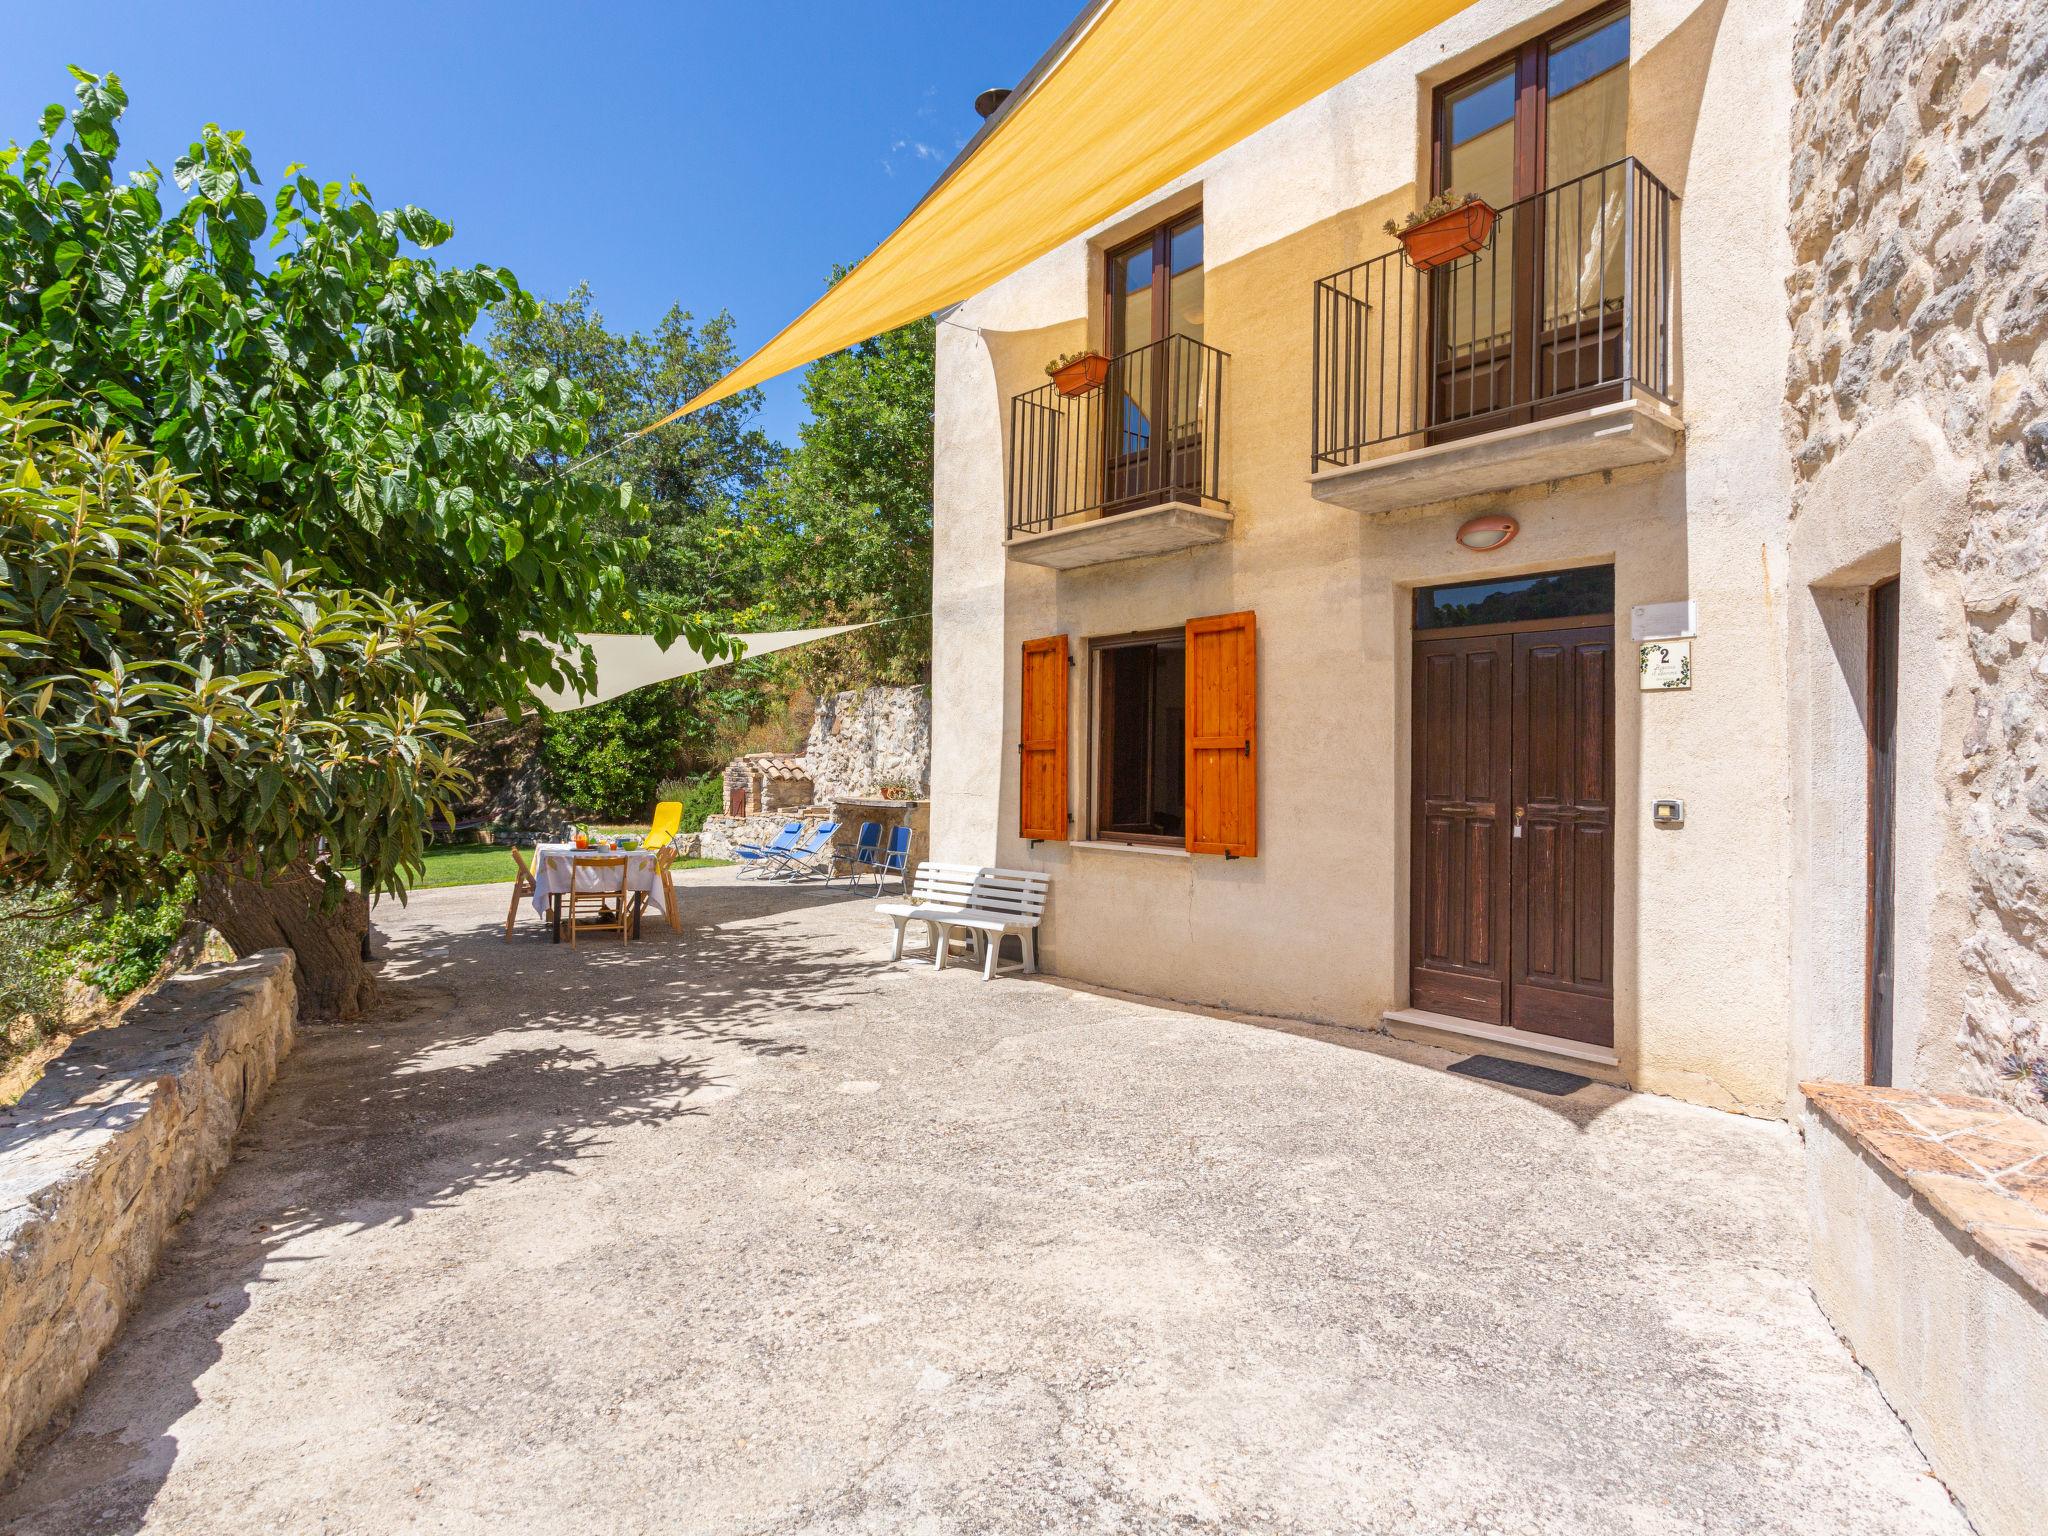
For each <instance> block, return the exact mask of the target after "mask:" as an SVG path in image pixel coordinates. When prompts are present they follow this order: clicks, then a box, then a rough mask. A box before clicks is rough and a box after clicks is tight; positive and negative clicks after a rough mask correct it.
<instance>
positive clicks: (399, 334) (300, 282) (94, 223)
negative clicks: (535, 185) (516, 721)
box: [0, 70, 635, 708]
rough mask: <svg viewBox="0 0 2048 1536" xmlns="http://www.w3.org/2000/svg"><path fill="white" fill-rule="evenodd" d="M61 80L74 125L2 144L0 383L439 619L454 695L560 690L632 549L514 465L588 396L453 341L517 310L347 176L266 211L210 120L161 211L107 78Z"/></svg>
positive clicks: (514, 702)
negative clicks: (442, 616)
mask: <svg viewBox="0 0 2048 1536" xmlns="http://www.w3.org/2000/svg"><path fill="white" fill-rule="evenodd" d="M73 74H74V76H75V77H76V79H77V91H76V95H77V106H76V107H75V108H74V109H73V110H72V111H71V112H69V113H68V114H67V113H66V112H65V111H64V110H63V109H62V108H60V107H57V106H51V107H49V108H46V109H45V111H44V113H43V117H42V123H41V132H40V134H39V135H38V136H37V137H36V138H35V139H33V140H32V141H30V142H29V144H28V145H27V146H26V147H21V146H15V145H10V146H9V148H8V149H6V150H4V151H0V272H4V273H5V283H4V296H0V391H5V392H7V393H9V394H13V395H16V396H18V397H20V398H22V399H27V400H35V399H61V400H70V401H75V402H77V409H78V411H79V414H80V416H81V417H82V419H83V421H84V423H85V424H86V425H88V426H91V427H93V428H95V429H99V430H111V429H115V428H118V429H120V430H123V431H125V432H127V433H129V434H130V435H131V436H132V437H134V438H135V439H137V440H138V441H142V442H148V443H151V444H153V445H154V446H155V447H156V448H157V450H158V451H159V452H161V453H163V454H164V455H165V457H166V458H168V459H169V460H170V462H171V463H172V465H173V466H174V467H175V468H177V469H178V470H180V471H181V472H183V473H186V474H189V475H191V476H192V477H193V480H194V484H195V487H196V489H197V493H198V494H199V495H201V496H202V497H203V498H204V499H205V500H206V501H207V503H208V504H209V505H211V506H214V507H218V508H220V509H222V510H224V511H230V512H235V513H239V514H241V516H242V522H241V523H240V525H239V531H238V534H237V537H238V539H239V540H241V541H243V542H245V543H246V544H248V545H249V546H251V547H254V548H257V549H261V550H268V551H270V552H271V553H274V554H276V555H278V556H279V557H280V558H291V559H296V560H299V561H302V562H307V561H310V562H312V563H314V564H317V565H318V567H319V568H320V569H321V570H322V572H323V573H325V574H326V575H327V576H329V577H331V578H332V579H334V580H336V581H339V582H343V583H348V584H352V585H356V586H365V587H370V588H373V589H379V588H383V587H392V588H395V589H397V590H399V591H402V592H406V593H408V594H410V595H412V596H414V597H417V598H420V599H422V600H440V601H446V602H448V603H449V604H450V612H451V613H452V614H453V616H454V618H455V620H456V622H457V623H458V624H460V625H461V626H462V633H463V645H462V649H461V651H460V653H458V654H456V655H454V656H452V657H451V658H450V659H449V672H450V675H451V677H452V679H453V680H454V682H455V683H456V685H457V686H459V687H460V688H461V689H462V691H463V692H464V694H465V695H467V696H468V697H469V698H470V699H471V700H472V701H474V702H475V703H477V704H479V705H492V704H496V705H505V706H507V707H510V708H518V707H520V706H521V705H522V704H523V702H524V700H525V698H526V696H527V688H528V685H529V684H530V683H532V682H535V681H540V680H543V679H548V680H555V679H556V678H557V677H558V675H559V673H560V670H561V669H560V668H559V666H558V664H557V662H556V660H555V655H556V653H555V650H554V646H553V645H552V644H551V642H561V641H563V640H565V639H566V638H567V637H569V636H571V635H573V634H574V633H576V632H577V631H578V630H593V629H599V628H602V627H604V624H605V622H606V620H608V619H609V618H611V617H613V616H614V615H615V614H616V613H617V611H618V609H619V606H620V601H621V599H622V597H623V594H624V576H623V573H622V570H621V566H622V565H623V563H624V562H625V560H627V559H629V558H631V557H632V555H633V554H634V553H635V551H633V550H631V549H630V548H626V547H622V546H620V545H619V543H618V542H617V541H616V540H614V539H612V538H610V537H608V536H607V535H606V533H605V532H604V528H605V525H606V524H607V522H608V521H609V519H611V517H612V516H613V515H614V514H615V513H616V512H617V511H618V510H619V508H620V507H621V505H622V504H623V502H624V500H625V499H626V493H625V491H624V489H623V488H622V487H621V486H619V485H616V484H610V483H606V482H605V481H604V480H603V479H602V478H601V477H596V476H588V475H577V476H568V475H561V474H553V473H549V474H534V473H532V472H531V467H532V466H533V465H535V464H544V465H549V466H557V465H561V464H565V463H567V462H569V461H572V460H574V459H575V458H577V457H578V456H579V455H580V454H581V453H582V451H583V448H584V445H585V442H586V435H587V434H586V430H585V426H584V420H583V417H584V412H585V409H586V407H587V406H588V404H589V402H588V401H587V399H586V398H585V396H584V395H583V394H582V392H580V391H579V390H578V389H577V388H576V386H575V385H574V384H573V383H571V382H570V381H569V380H567V379H564V378H561V377H558V376H556V375H554V374H551V373H549V372H548V371H546V370H545V369H541V368H530V369H527V370H525V371H523V372H521V373H518V374H516V375H510V376H508V375H507V374H506V373H505V372H504V371H503V370H501V369H500V368H498V367H497V366H496V365H495V364H494V363H493V361H492V360H491V358H490V357H489V355H488V354H487V353H485V352H484V350H483V349H482V348H480V347H478V346H475V345H473V344H472V343H471V342H470V340H469V336H470V332H471V331H472V329H473V328H474V327H475V326H476V324H477V321H478V320H479V318H480V317H481V316H482V315H483V314H484V312H485V311H486V310H487V309H488V308H490V307H491V306H493V305H498V306H506V305H509V306H513V307H519V306H524V305H530V304H531V303H532V300H531V299H530V298H529V297H528V296H527V295H526V294H525V293H524V292H523V290H521V289H520V288H519V286H518V284H517V282H516V281H515V280H514V278H513V276H512V274H511V273H510V272H509V271H506V270H505V269H503V268H493V267H485V266H474V267H465V268H442V267H438V266H436V265H435V264H434V262H433V261H432V260H430V259H428V258H426V257H424V256H421V255H418V254H414V253H413V251H409V250H408V246H410V247H412V248H413V249H414V250H416V251H424V250H427V249H431V248H432V247H434V246H437V245H439V244H441V243H442V242H443V241H445V240H446V239H447V238H448V236H449V234H450V230H449V227H448V226H447V225H446V224H444V223H442V222H441V221H440V220H438V219H436V218H434V217H433V216H432V215H431V214H428V213H426V212H424V211H423V210H421V209H419V208H414V207H409V206H408V207H403V208H398V209H379V208H378V207H377V206H376V205H375V204H374V203H372V202H371V200H370V194H369V192H368V190H367V189H366V188H364V187H363V186H362V185H361V183H359V182H356V181H354V180H350V181H348V182H346V183H343V182H337V181H329V182H326V183H324V184H323V183H319V182H316V181H315V180H314V179H313V178H312V177H310V176H308V175H306V174H304V173H303V172H302V171H300V170H299V168H297V167H291V168H289V169H288V171H287V173H286V176H285V179H284V182H283V184H282V185H281V186H280V187H279V188H278V190H277V192H276V195H275V196H274V197H273V198H272V199H271V200H270V203H269V205H268V206H267V207H266V205H265V203H264V200H263V199H262V198H261V197H259V196H258V195H257V193H256V190H255V189H256V188H257V187H258V185H259V184H260V183H259V178H258V176H257V174H256V170H255V166H254V162H253V159H252V157H251V155H250V152H249V150H248V149H247V147H246V146H245V145H244V144H243V142H242V135H241V134H239V133H234V132H229V131H227V130H224V129H222V128H219V127H217V126H215V125H212V124H208V125H207V127H206V128H205V129H204V131H203V132H202V133H201V136H200V138H199V140H198V141H197V142H196V143H194V144H193V145H192V146H191V147H190V149H188V150H187V152H186V153H185V155H184V156H183V157H182V158H181V159H179V161H178V162H177V164H176V166H175V168H174V172H173V174H174V177H175V180H176V182H177V184H178V186H179V187H180V188H181V189H183V191H184V193H185V197H184V200H183V201H182V202H181V203H180V204H179V206H177V207H176V208H175V209H170V210H167V209H166V208H165V206H164V202H163V199H162V198H161V197H160V196H159V187H160V183H161V177H160V175H159V173H158V171H157V170H156V168H155V167H154V166H150V167H146V168H144V169H142V170H140V171H137V172H135V173H134V174H132V175H130V176H129V177H127V178H126V179H125V180H117V179H116V178H115V176H114V160H115V157H116V155H117V154H118V152H119V149H120V137H119V134H118V131H117V124H118V121H119V118H120V115H121V113H122V111H123V109H124V108H125V106H126V104H127V96H126V93H125V92H124V91H123V89H122V87H121V83H120V81H119V79H118V78H117V77H115V76H112V75H107V76H94V75H89V74H86V73H85V72H84V71H82V70H74V71H73ZM266 237H267V243H268V246H269V248H270V253H271V259H270V260H269V261H267V262H266V261H262V260H259V247H260V246H261V245H262V244H263V243H264V242H265V240H266Z"/></svg>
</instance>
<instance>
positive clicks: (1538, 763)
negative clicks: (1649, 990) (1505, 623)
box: [1508, 624, 1614, 1045]
mask: <svg viewBox="0 0 2048 1536" xmlns="http://www.w3.org/2000/svg"><path fill="white" fill-rule="evenodd" d="M1513 641H1514V706H1513V709H1514V734H1513V752H1514V762H1515V772H1516V780H1517V782H1516V786H1515V788H1516V812H1515V814H1516V820H1517V821H1518V822H1519V824H1520V835H1519V836H1517V837H1514V838H1512V839H1511V842H1512V844H1513V854H1512V860H1511V864H1512V867H1511V873H1510V884H1511V887H1512V892H1513V919H1512V921H1513V928H1512V939H1511V943H1512V948H1513V955H1512V957H1511V961H1510V965H1509V997H1508V1015H1509V1022H1511V1023H1512V1024H1514V1026H1515V1027H1516V1028H1518V1029H1527V1030H1533V1031H1536V1032H1537V1033H1540V1034H1546V1035H1560V1036H1563V1037H1565V1038H1567V1039H1572V1040H1583V1041H1586V1042H1588V1043H1591V1044H1595V1045H1612V1044H1613V1043H1614V963H1613V960H1614V957H1613V940H1612V935H1613V926H1614V918H1613V891H1614V630H1613V627H1612V626H1611V625H1606V624H1601V625H1588V626H1586V627H1584V628H1574V629H1551V630H1543V631H1538V632H1535V633H1524V634H1518V635H1515V636H1514V637H1513Z"/></svg>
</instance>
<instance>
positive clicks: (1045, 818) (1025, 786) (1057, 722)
mask: <svg viewBox="0 0 2048 1536" xmlns="http://www.w3.org/2000/svg"><path fill="white" fill-rule="evenodd" d="M1022 693H1023V708H1022V710H1021V712H1020V718H1019V721H1018V728H1017V808H1018V822H1019V825H1018V828H1017V832H1018V835H1019V836H1020V837H1024V838H1029V839H1034V840H1043V841H1054V842H1065V841H1066V837H1067V637H1066V636H1065V635H1053V636H1051V637H1050V638H1048V639H1045V640H1026V641H1025V642H1024V677H1023V688H1022Z"/></svg>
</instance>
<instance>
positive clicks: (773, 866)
mask: <svg viewBox="0 0 2048 1536" xmlns="http://www.w3.org/2000/svg"><path fill="white" fill-rule="evenodd" d="M838 830H839V823H838V822H836V821H821V822H819V823H818V824H817V825H816V826H815V827H813V828H811V830H810V831H808V832H806V833H805V834H804V839H803V841H802V842H800V843H798V844H797V845H796V846H795V847H794V848H791V849H790V850H789V851H788V852H786V853H778V854H775V855H774V856H773V862H772V863H770V865H769V866H768V873H769V874H771V875H774V876H775V877H776V878H777V879H789V880H794V879H795V878H796V877H797V876H799V875H815V874H817V873H818V872H819V871H820V870H823V871H824V872H825V874H826V875H827V876H828V877H829V876H830V875H831V873H832V859H833V855H834V853H835V851H836V850H834V848H833V847H832V837H833V834H834V833H836V832H837V831H838Z"/></svg>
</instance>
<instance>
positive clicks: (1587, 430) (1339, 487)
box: [1308, 398, 1685, 513]
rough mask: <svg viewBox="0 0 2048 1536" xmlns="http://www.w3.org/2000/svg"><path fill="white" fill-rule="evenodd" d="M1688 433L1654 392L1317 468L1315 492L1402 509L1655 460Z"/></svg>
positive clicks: (1354, 504) (1349, 503)
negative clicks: (1651, 396) (1360, 459)
mask: <svg viewBox="0 0 2048 1536" xmlns="http://www.w3.org/2000/svg"><path fill="white" fill-rule="evenodd" d="M1684 435H1685V423H1684V422H1683V421H1682V420H1681V419H1680V418H1679V417H1678V415H1677V413H1676V412H1674V411H1672V410H1669V409H1667V408H1666V407H1665V406H1663V405H1660V404H1659V403H1658V402H1656V401H1655V400H1651V399H1647V398H1640V399H1634V400H1622V401H1618V402H1616V403H1614V404H1611V405H1599V406H1593V407H1591V408H1589V409H1587V410H1583V411H1575V412H1573V413H1572V414H1571V415H1569V416H1552V417H1546V418H1544V419H1543V420H1541V421H1532V422H1525V423H1524V424H1522V425H1521V426H1516V427H1503V428H1500V429H1499V430H1497V431H1493V432H1477V433H1474V434H1473V435H1472V436H1470V437H1461V438H1456V439H1454V440H1452V441H1450V442H1444V443H1428V444H1425V445H1423V446H1420V447H1414V448H1408V449H1404V450H1402V451H1400V452H1396V453H1387V454H1382V455H1381V456H1380V457H1378V458H1372V459H1367V460H1365V461H1364V462H1363V463H1359V464H1349V465H1345V466H1344V467H1342V468H1339V469H1325V470H1318V471H1317V472H1316V473H1315V474H1313V475H1311V476H1309V481H1308V484H1309V493H1310V494H1311V495H1313V496H1314V497H1315V498H1316V499H1317V500H1318V501H1327V502H1331V503H1333V504H1335V505H1337V506H1340V507H1349V508H1351V510H1352V511H1354V512H1375V513H1377V512H1397V511H1400V510H1402V509H1403V508H1407V507H1426V506H1432V505H1434V504H1435V503H1437V502H1442V501H1455V500H1457V499H1459V498H1460V497H1464V496H1476V495H1480V494H1483V493H1491V492H1495V491H1512V490H1517V489H1519V488H1521V487H1522V486H1525V485H1542V484H1544V483H1545V482H1546V481H1551V480H1570V479H1573V478H1575V477H1577V476H1579V475H1590V474H1597V473H1599V472H1600V471H1602V470H1609V469H1622V468H1625V467H1627V466H1628V465H1631V464H1654V463H1657V462H1659V461H1661V460H1664V459H1668V458H1670V457H1671V456H1672V455H1673V454H1674V453H1676V452H1677V451H1678V443H1679V439H1680V438H1682V437H1683V436H1684Z"/></svg>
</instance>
